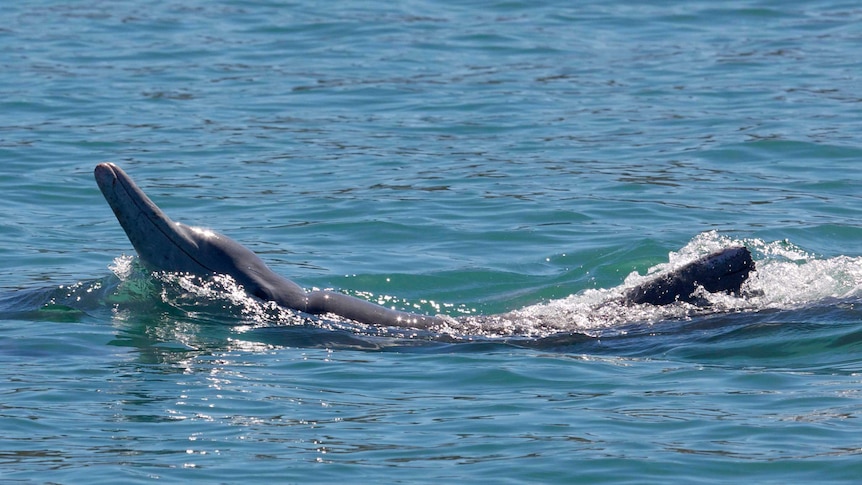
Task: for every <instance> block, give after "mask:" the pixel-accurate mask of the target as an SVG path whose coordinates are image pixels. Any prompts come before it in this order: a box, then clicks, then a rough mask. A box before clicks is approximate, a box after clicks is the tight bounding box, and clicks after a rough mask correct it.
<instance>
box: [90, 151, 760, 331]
mask: <svg viewBox="0 0 862 485" xmlns="http://www.w3.org/2000/svg"><path fill="white" fill-rule="evenodd" d="M94 175H95V178H96V183H97V184H98V186H99V189H100V190H101V191H102V194H103V195H104V196H105V200H106V201H107V202H108V205H110V207H111V209H112V210H113V212H114V215H115V216H116V217H117V220H118V221H119V223H120V226H122V228H123V230H124V231H125V232H126V236H128V238H129V241H130V242H131V243H132V246H134V248H135V251H136V252H137V253H138V257H139V259H140V261H141V262H142V263H143V264H144V265H145V266H146V267H147V268H149V269H152V270H156V271H169V272H180V273H190V274H194V275H197V276H201V277H207V276H211V275H213V274H227V275H230V276H231V277H232V278H233V279H234V280H235V281H236V282H237V283H239V284H240V285H242V286H243V288H244V289H245V291H246V292H247V293H249V294H250V295H252V296H254V297H256V298H259V299H260V300H263V301H272V302H275V303H276V304H278V305H280V306H282V307H286V308H289V309H292V310H296V311H299V312H304V313H306V314H311V315H323V314H334V315H337V316H339V317H342V318H346V319H349V320H353V321H356V322H359V323H364V324H370V325H382V326H394V327H408V328H429V327H432V326H435V325H439V324H443V323H445V322H446V321H447V320H445V319H446V318H447V317H442V316H430V315H421V314H417V313H410V312H404V311H399V310H393V309H390V308H386V307H383V306H381V305H377V304H374V303H372V302H369V301H366V300H362V299H360V298H356V297H352V296H350V295H346V294H343V293H337V292H333V291H305V290H304V289H303V288H302V287H300V286H299V285H298V284H296V283H294V282H293V281H290V280H288V279H286V278H284V277H282V276H280V275H278V274H276V273H275V272H273V271H272V270H271V269H269V267H267V265H266V264H265V263H264V262H263V261H262V260H261V259H260V258H259V257H258V256H257V255H255V254H254V253H253V252H252V251H251V250H250V249H248V248H246V247H245V246H243V245H241V244H239V243H238V242H236V241H234V240H233V239H230V238H229V237H227V236H225V235H223V234H219V233H217V232H214V231H211V230H209V229H202V228H199V227H192V226H188V225H186V224H183V223H181V222H175V221H173V220H171V219H170V218H169V217H168V216H167V215H166V214H165V213H164V212H163V211H162V210H161V209H159V207H158V206H157V205H156V204H155V203H153V201H152V200H150V198H149V197H147V195H146V194H145V193H144V192H143V190H141V189H140V188H139V187H138V186H137V185H136V184H135V183H134V182H133V181H132V179H131V177H129V175H127V174H126V172H124V171H123V170H122V169H121V168H120V167H118V166H117V165H115V164H113V163H100V164H98V165H97V166H96V168H95V170H94ZM753 270H754V262H753V261H752V258H751V253H750V252H749V251H748V249H747V248H745V247H743V246H737V247H730V248H725V249H722V250H720V251H716V252H714V253H711V254H708V255H706V256H703V257H701V258H698V259H697V260H695V261H693V262H691V263H688V264H686V265H684V266H682V267H680V268H677V269H676V270H673V271H671V272H670V273H668V274H665V275H661V276H658V277H656V278H654V279H651V280H649V281H647V282H646V283H643V284H641V285H638V286H636V287H635V288H632V289H630V290H629V291H628V292H626V294H625V295H624V296H623V297H622V300H623V302H624V303H626V304H653V305H667V304H670V303H673V302H675V301H686V302H697V296H696V295H694V293H695V292H696V290H697V289H698V288H699V287H702V288H704V289H705V290H706V291H709V292H712V293H716V292H725V293H737V294H738V293H739V292H740V287H741V285H742V283H743V282H744V281H745V280H746V279H747V278H748V275H749V272H750V271H753Z"/></svg>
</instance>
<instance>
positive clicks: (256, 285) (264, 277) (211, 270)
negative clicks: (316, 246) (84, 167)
mask: <svg viewBox="0 0 862 485" xmlns="http://www.w3.org/2000/svg"><path fill="white" fill-rule="evenodd" d="M94 175H95V177H96V183H97V184H98V185H99V189H100V190H101V191H102V195H104V196H105V200H107V201H108V205H110V206H111V210H113V211H114V215H116V216H117V220H118V221H119V222H120V225H121V226H122V227H123V230H124V231H125V232H126V236H128V238H129V241H131V243H132V246H134V248H135V251H136V252H137V253H138V257H139V258H140V260H141V262H143V263H144V265H145V266H147V267H149V268H150V269H154V270H161V271H170V272H179V273H191V274H195V275H198V276H203V277H206V276H209V275H212V274H215V273H219V274H227V275H230V276H231V277H233V279H234V280H236V282H237V283H239V284H241V285H243V287H244V288H245V289H246V291H248V292H249V293H251V294H252V295H254V296H257V297H259V298H261V299H264V300H274V301H276V302H277V303H279V304H282V305H285V306H288V307H291V308H298V309H304V305H305V300H306V296H305V291H304V290H303V289H302V288H300V287H299V286H298V285H296V284H295V283H293V282H291V281H289V280H286V279H284V278H282V277H281V276H279V275H277V274H275V273H274V272H272V270H270V269H269V268H268V267H267V266H266V264H265V263H264V262H263V261H261V259H260V258H258V257H257V255H255V254H254V253H253V252H252V251H251V250H249V249H248V248H246V247H244V246H242V245H241V244H239V243H237V242H236V241H234V240H233V239H231V238H229V237H227V236H225V235H223V234H219V233H217V232H214V231H211V230H208V229H202V228H198V227H191V226H187V225H185V224H183V223H180V222H175V221H172V220H171V218H170V217H168V216H167V215H166V214H165V213H164V212H162V210H161V209H159V207H158V206H157V205H156V204H155V203H153V201H152V200H150V198H149V197H147V194H145V193H144V191H143V190H141V189H140V188H139V187H138V186H137V185H135V182H133V181H132V178H131V177H129V176H128V175H127V174H126V172H124V171H123V170H122V169H121V168H120V167H118V166H116V165H114V164H113V163H100V164H99V165H97V166H96V169H95V171H94Z"/></svg>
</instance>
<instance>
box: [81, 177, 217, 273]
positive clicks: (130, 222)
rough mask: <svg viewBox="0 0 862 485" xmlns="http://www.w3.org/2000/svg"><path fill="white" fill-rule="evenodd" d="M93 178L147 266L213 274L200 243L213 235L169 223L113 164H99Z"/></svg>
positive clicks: (166, 269)
mask: <svg viewBox="0 0 862 485" xmlns="http://www.w3.org/2000/svg"><path fill="white" fill-rule="evenodd" d="M94 175H95V177H96V183H97V184H98V185H99V189H101V191H102V195H104V196H105V200H107V201H108V205H110V206H111V210H113V211H114V215H116V216H117V220H118V221H119V222H120V225H121V226H122V227H123V230H124V231H126V235H127V236H128V237H129V241H131V243H132V246H134V247H135V251H137V253H138V257H139V258H140V259H141V261H142V262H143V263H144V264H145V265H146V266H148V267H150V268H151V269H156V270H164V271H177V272H185V273H193V274H197V275H205V274H212V273H213V272H215V271H214V269H213V267H212V264H208V262H207V261H206V258H201V257H200V255H201V253H200V246H201V243H202V242H203V241H205V240H206V239H207V238H212V237H217V236H216V235H215V234H214V233H211V232H210V233H208V232H207V231H204V230H202V229H197V228H191V227H189V226H186V225H185V224H181V223H179V222H174V221H172V220H171V218H170V217H168V216H167V215H166V214H165V213H164V212H162V210H161V209H159V207H158V206H157V205H156V204H154V203H153V201H152V200H150V198H149V197H147V194H145V193H144V191H143V190H141V189H140V188H139V187H138V186H137V185H135V183H134V182H133V181H132V178H131V177H129V176H128V175H127V174H126V172H124V171H123V170H122V169H121V168H120V167H118V166H116V165H114V164H113V163H100V164H99V165H97V166H96V169H95V171H94Z"/></svg>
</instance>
